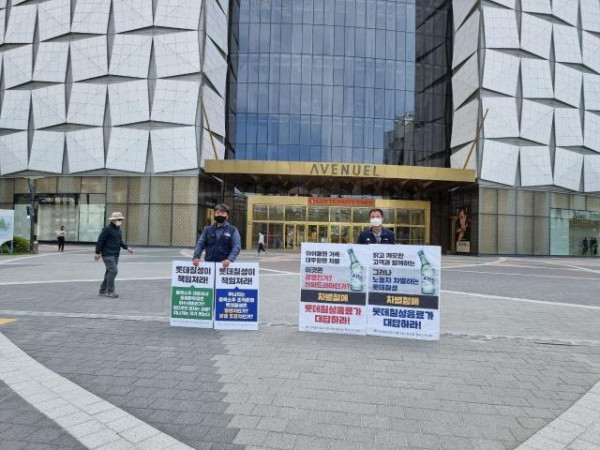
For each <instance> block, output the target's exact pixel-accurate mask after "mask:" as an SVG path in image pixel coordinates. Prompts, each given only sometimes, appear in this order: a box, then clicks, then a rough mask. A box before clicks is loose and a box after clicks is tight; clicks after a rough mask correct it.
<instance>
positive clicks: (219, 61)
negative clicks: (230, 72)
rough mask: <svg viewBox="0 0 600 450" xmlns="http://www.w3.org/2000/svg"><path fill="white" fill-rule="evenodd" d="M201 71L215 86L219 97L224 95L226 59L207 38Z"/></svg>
mask: <svg viewBox="0 0 600 450" xmlns="http://www.w3.org/2000/svg"><path fill="white" fill-rule="evenodd" d="M202 73H204V75H206V76H207V77H208V79H209V80H210V82H211V83H212V84H213V86H215V87H216V88H217V91H218V92H219V94H220V95H221V97H225V89H226V85H227V60H226V59H225V58H223V56H222V55H221V53H220V51H219V50H218V48H217V46H216V45H215V44H214V43H213V41H212V40H210V39H207V40H206V44H205V46H204V63H203V66H202Z"/></svg>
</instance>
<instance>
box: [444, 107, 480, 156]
mask: <svg viewBox="0 0 600 450" xmlns="http://www.w3.org/2000/svg"><path fill="white" fill-rule="evenodd" d="M478 114H479V100H477V99H475V100H472V101H470V102H469V103H467V104H466V105H465V106H463V107H462V108H460V109H458V110H456V111H455V112H454V117H453V119H452V139H451V144H450V146H451V147H458V146H459V145H461V144H465V143H467V142H471V141H473V140H474V139H475V135H476V133H477V125H478V122H477V117H478Z"/></svg>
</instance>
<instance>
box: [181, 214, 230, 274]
mask: <svg viewBox="0 0 600 450" xmlns="http://www.w3.org/2000/svg"><path fill="white" fill-rule="evenodd" d="M228 217H229V206H227V205H224V204H220V205H217V206H215V223H214V224H213V225H209V226H207V227H205V228H204V230H202V234H201V235H200V238H199V239H198V243H197V244H196V249H195V250H194V257H193V259H192V264H193V265H194V266H197V265H198V264H199V263H200V255H202V252H203V251H206V253H205V255H204V260H205V261H208V262H220V263H222V264H223V267H225V268H227V267H229V264H231V263H232V262H234V261H235V258H237V256H238V255H239V254H240V250H241V249H242V241H241V238H240V232H239V231H238V230H237V228H236V227H235V226H233V225H231V224H230V223H229V222H227V218H228Z"/></svg>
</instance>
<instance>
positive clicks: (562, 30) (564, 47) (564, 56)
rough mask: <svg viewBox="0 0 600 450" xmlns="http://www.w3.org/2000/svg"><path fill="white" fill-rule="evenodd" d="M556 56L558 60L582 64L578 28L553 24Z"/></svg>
mask: <svg viewBox="0 0 600 450" xmlns="http://www.w3.org/2000/svg"><path fill="white" fill-rule="evenodd" d="M552 29H553V35H554V57H555V58H556V61H558V62H567V63H574V64H581V48H580V47H579V34H578V33H577V28H575V27H571V26H568V25H558V24H556V23H555V24H553V25H552Z"/></svg>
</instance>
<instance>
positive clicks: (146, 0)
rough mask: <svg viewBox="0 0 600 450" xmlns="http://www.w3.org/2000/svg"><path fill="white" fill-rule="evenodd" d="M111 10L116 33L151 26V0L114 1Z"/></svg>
mask: <svg viewBox="0 0 600 450" xmlns="http://www.w3.org/2000/svg"><path fill="white" fill-rule="evenodd" d="M113 10H114V11H113V12H114V18H115V31H116V32H117V33H122V32H124V31H130V30H138V29H140V28H146V27H150V26H152V0H118V1H114V2H113Z"/></svg>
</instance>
